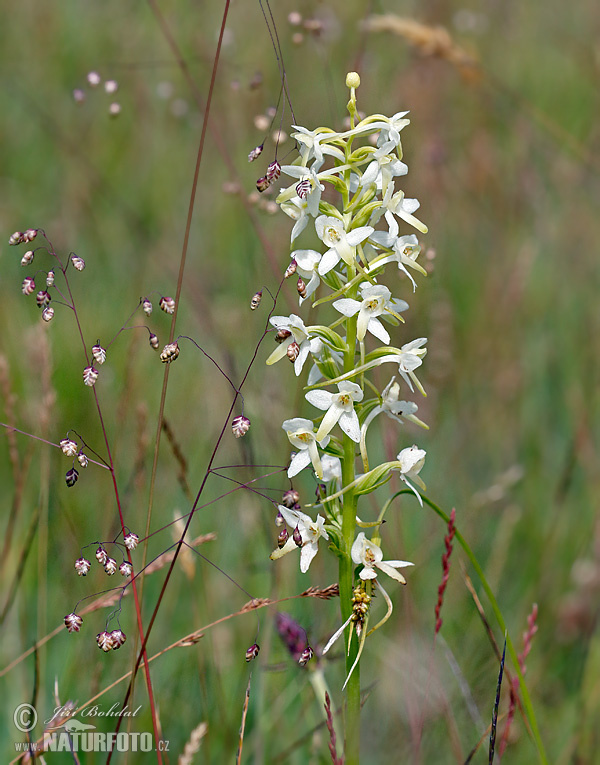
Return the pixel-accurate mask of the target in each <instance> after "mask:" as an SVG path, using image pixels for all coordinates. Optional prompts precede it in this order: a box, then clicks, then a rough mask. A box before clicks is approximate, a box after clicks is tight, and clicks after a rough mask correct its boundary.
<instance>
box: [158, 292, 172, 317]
mask: <svg viewBox="0 0 600 765" xmlns="http://www.w3.org/2000/svg"><path fill="white" fill-rule="evenodd" d="M158 306H159V308H160V310H161V311H164V312H165V313H168V314H173V313H175V301H174V300H173V298H172V297H168V296H167V295H164V296H163V297H161V299H160V300H159V302H158Z"/></svg>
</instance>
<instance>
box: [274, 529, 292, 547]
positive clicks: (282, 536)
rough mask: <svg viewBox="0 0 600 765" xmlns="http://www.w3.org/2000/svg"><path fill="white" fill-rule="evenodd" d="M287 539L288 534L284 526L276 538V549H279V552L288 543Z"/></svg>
mask: <svg viewBox="0 0 600 765" xmlns="http://www.w3.org/2000/svg"><path fill="white" fill-rule="evenodd" d="M289 537H290V535H289V532H288V530H287V529H286V528H285V526H284V528H282V529H281V531H280V532H279V535H278V537H277V547H279V549H280V550H281V548H282V547H285V543H286V542H287V541H288V539H289Z"/></svg>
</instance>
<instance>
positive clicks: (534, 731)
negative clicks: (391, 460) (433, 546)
mask: <svg viewBox="0 0 600 765" xmlns="http://www.w3.org/2000/svg"><path fill="white" fill-rule="evenodd" d="M400 494H412V492H411V491H410V489H403V490H402V491H399V492H398V494H396V495H395V496H398V495H400ZM413 496H414V495H413ZM421 499H422V500H423V502H424V503H425V504H426V505H429V507H430V508H431V509H432V510H433V511H434V513H437V515H439V516H440V518H442V519H443V520H444V521H445V523H446V525H447V524H448V523H449V522H450V516H448V515H446V513H445V512H444V511H443V510H442V509H441V508H439V507H438V506H437V505H436V504H435V502H432V501H431V500H430V499H427V497H424V496H423V495H421ZM454 536H455V538H456V540H457V541H458V543H459V544H460V546H461V547H462V549H463V550H464V552H465V554H466V556H467V558H468V559H469V560H470V561H471V565H472V566H473V568H474V569H475V572H476V573H477V576H478V577H479V581H480V582H481V585H482V587H483V589H484V590H485V594H486V595H487V597H488V600H489V601H490V605H491V606H492V611H493V612H494V616H495V617H496V621H497V622H498V626H499V627H500V629H501V630H502V633H503V634H504V635H506V647H507V649H508V653H509V654H510V658H511V660H512V663H513V668H514V670H515V672H516V673H517V676H518V678H519V684H520V685H519V688H520V691H521V700H522V702H523V707H524V709H525V713H526V715H527V720H528V722H529V727H530V729H531V735H532V736H533V740H534V742H535V745H536V748H537V753H538V758H539V761H540V762H541V763H543V765H548V758H547V756H546V750H545V749H544V744H543V742H542V737H541V735H540V730H539V728H538V724H537V719H536V716H535V712H534V710H533V704H532V703H531V697H530V695H529V691H528V690H527V685H526V683H525V678H524V677H523V673H522V672H521V666H520V664H519V657H518V656H517V652H516V650H515V647H514V645H513V642H512V640H511V638H510V634H509V632H508V629H507V627H506V624H505V623H504V619H503V617H502V612H501V611H500V607H499V605H498V601H497V600H496V598H495V596H494V593H493V591H492V588H491V587H490V585H489V584H488V581H487V579H486V578H485V574H484V573H483V569H482V568H481V566H480V565H479V561H478V560H477V558H476V557H475V555H474V553H473V551H472V550H471V548H470V547H469V544H468V543H467V541H466V539H465V538H464V537H463V535H462V534H461V533H460V532H459V531H458V529H456V527H455V532H454Z"/></svg>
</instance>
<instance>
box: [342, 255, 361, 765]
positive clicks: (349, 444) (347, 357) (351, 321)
mask: <svg viewBox="0 0 600 765" xmlns="http://www.w3.org/2000/svg"><path fill="white" fill-rule="evenodd" d="M351 270H353V269H350V268H349V273H348V277H349V281H350V280H351V278H352V277H353V276H354V274H350V271H351ZM356 291H357V288H356V287H355V288H354V289H353V290H352V292H353V293H354V294H351V295H349V297H355V294H356ZM346 341H347V344H348V350H347V351H346V353H345V354H344V372H349V371H351V370H352V369H354V364H355V355H356V318H355V317H352V318H348V319H347V320H346ZM343 447H344V459H343V461H342V485H343V486H349V485H351V484H352V483H353V481H354V479H355V453H356V444H355V443H354V441H353V440H352V439H351V438H350V437H349V436H347V435H344V439H343ZM355 527H356V497H355V495H354V491H353V490H352V489H351V490H350V491H347V492H346V493H345V494H344V501H343V505H342V536H343V538H344V555H343V556H342V557H341V558H340V569H339V574H340V576H339V583H340V602H341V609H342V619H343V620H344V621H346V619H348V617H349V616H350V613H351V611H352V585H353V564H352V559H351V557H350V549H351V547H352V543H353V541H354V531H355ZM351 632H352V626H349V627H348V628H347V629H346V645H347V644H348V641H349V640H350V636H351ZM357 651H358V641H357V640H356V638H355V639H354V640H353V641H352V643H351V646H350V653H349V654H348V655H347V657H346V672H349V671H350V668H351V667H352V665H353V663H354V660H355V658H356V653H357ZM344 735H345V746H344V751H345V763H346V765H353V764H354V763H358V762H359V755H360V662H359V663H358V664H357V666H356V668H355V669H354V672H353V673H352V676H351V677H350V679H349V680H348V684H347V685H346V714H345V720H344Z"/></svg>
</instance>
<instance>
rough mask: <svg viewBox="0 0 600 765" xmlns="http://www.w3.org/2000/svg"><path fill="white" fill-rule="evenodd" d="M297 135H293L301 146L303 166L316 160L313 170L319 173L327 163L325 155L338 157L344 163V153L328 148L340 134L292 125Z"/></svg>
mask: <svg viewBox="0 0 600 765" xmlns="http://www.w3.org/2000/svg"><path fill="white" fill-rule="evenodd" d="M292 127H293V128H294V130H297V131H298V132H297V133H292V138H293V139H294V140H296V141H298V143H299V144H300V157H301V158H302V164H303V165H304V166H306V165H307V164H308V162H309V160H311V159H313V158H314V162H313V164H312V169H313V170H314V171H315V172H318V171H319V170H320V169H321V166H322V165H323V162H325V156H324V155H325V154H328V155H330V156H332V157H336V158H337V159H338V160H341V161H342V162H343V161H344V152H343V151H341V149H338V148H337V147H335V146H328V145H327V141H332V140H335V139H337V138H338V137H339V133H334V132H333V131H330V130H325V131H321V132H319V130H318V129H317V130H308V129H307V128H305V127H302V126H300V125H292Z"/></svg>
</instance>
